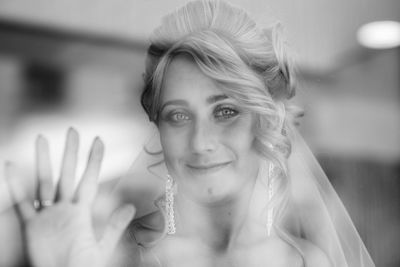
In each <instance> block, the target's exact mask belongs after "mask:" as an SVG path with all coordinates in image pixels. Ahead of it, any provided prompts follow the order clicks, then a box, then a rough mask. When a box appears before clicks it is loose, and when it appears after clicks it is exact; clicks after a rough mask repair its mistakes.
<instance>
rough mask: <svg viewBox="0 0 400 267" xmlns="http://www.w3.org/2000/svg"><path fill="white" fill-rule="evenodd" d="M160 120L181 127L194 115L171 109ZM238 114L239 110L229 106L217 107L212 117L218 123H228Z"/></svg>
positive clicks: (183, 110) (184, 110)
mask: <svg viewBox="0 0 400 267" xmlns="http://www.w3.org/2000/svg"><path fill="white" fill-rule="evenodd" d="M164 114H165V115H162V116H161V117H162V119H163V120H164V121H166V122H168V123H171V124H174V125H183V124H185V123H188V122H190V121H192V120H193V119H194V118H195V115H194V114H193V113H191V112H190V111H189V110H186V109H172V110H171V111H169V112H168V111H167V112H164ZM239 114H240V111H239V109H237V108H236V107H233V106H231V105H228V106H227V105H218V106H216V107H215V108H214V110H213V112H212V117H213V118H214V120H216V121H218V122H225V121H226V122H228V121H230V120H231V119H233V118H235V117H237V116H238V115H239Z"/></svg>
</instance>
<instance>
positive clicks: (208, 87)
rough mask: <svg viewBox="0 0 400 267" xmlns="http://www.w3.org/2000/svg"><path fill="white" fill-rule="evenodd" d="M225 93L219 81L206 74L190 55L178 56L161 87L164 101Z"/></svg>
mask: <svg viewBox="0 0 400 267" xmlns="http://www.w3.org/2000/svg"><path fill="white" fill-rule="evenodd" d="M217 94H223V91H222V89H221V88H220V87H219V86H218V83H217V82H215V81H214V80H213V79H211V78H210V77H208V76H207V75H205V74H204V73H203V72H202V71H201V70H200V68H199V67H198V65H197V64H196V63H195V62H194V60H193V59H192V58H191V57H190V56H188V55H179V56H176V57H175V58H174V59H173V60H172V61H171V63H170V64H169V66H168V69H167V71H166V74H165V77H164V83H163V87H162V89H161V99H162V102H165V101H168V100H172V99H193V100H195V99H197V100H199V99H201V98H203V97H204V98H206V97H207V96H209V95H217Z"/></svg>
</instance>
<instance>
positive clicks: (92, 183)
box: [6, 129, 135, 267]
mask: <svg viewBox="0 0 400 267" xmlns="http://www.w3.org/2000/svg"><path fill="white" fill-rule="evenodd" d="M78 147H79V135H78V133H77V132H76V131H75V130H74V129H70V130H69V131H68V134H67V141H66V146H65V151H64V157H63V162H62V165H61V172H60V179H59V182H58V184H57V185H54V184H53V179H52V174H51V173H52V171H51V164H50V155H49V147H48V142H47V140H46V139H45V138H44V137H41V136H39V137H38V138H37V141H36V151H37V155H36V157H37V178H38V182H37V190H36V191H37V192H36V194H35V195H36V198H35V199H32V197H29V194H27V192H26V190H24V187H23V186H21V184H18V183H17V182H16V181H18V179H17V177H16V176H17V175H16V172H15V170H14V167H13V165H12V164H10V163H8V164H6V174H7V175H6V178H7V180H8V184H9V187H10V191H11V193H12V196H13V199H14V201H15V202H16V203H17V207H18V211H19V214H20V216H21V219H22V224H23V226H24V230H25V239H26V242H27V243H26V246H27V251H28V254H29V258H30V260H31V263H32V264H33V266H37V267H56V266H57V267H61V266H66V267H81V266H82V267H83V266H85V267H86V266H96V267H99V266H100V267H101V266H106V265H107V263H108V261H109V259H110V258H111V255H112V253H113V250H114V248H115V246H116V244H117V242H118V239H119V238H120V236H121V234H122V232H123V231H124V229H125V228H126V226H127V225H128V223H129V222H130V221H131V219H132V218H133V216H134V213H135V209H134V207H133V206H131V205H126V206H122V207H120V208H118V209H117V210H116V211H114V213H113V214H112V215H111V218H110V220H109V223H108V225H107V227H106V228H105V231H104V233H103V235H102V236H101V237H100V238H96V236H95V233H94V229H93V222H92V215H91V207H92V204H93V201H94V199H95V196H96V193H97V188H98V183H97V180H98V176H99V172H100V167H101V162H102V159H103V154H104V145H103V143H102V141H101V140H100V139H99V138H96V139H95V140H94V141H93V145H92V148H91V151H90V155H89V159H88V163H87V166H86V169H85V171H84V173H83V175H82V178H81V180H80V181H79V183H78V186H77V188H76V189H75V187H74V185H75V171H76V165H77V151H78Z"/></svg>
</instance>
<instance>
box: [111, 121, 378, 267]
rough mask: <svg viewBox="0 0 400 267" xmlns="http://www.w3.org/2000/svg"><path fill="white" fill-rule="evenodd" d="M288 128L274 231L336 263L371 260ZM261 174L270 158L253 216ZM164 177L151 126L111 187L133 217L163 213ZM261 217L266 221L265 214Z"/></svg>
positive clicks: (357, 265)
mask: <svg viewBox="0 0 400 267" xmlns="http://www.w3.org/2000/svg"><path fill="white" fill-rule="evenodd" d="M292 132H293V133H292V136H291V139H292V153H291V155H290V157H289V162H288V163H289V179H290V181H289V186H290V188H289V205H288V206H287V208H286V209H285V212H284V216H283V219H282V220H281V221H279V222H276V223H275V221H274V224H273V228H274V229H275V231H276V233H278V235H281V236H282V237H283V239H285V240H289V241H290V243H292V245H294V246H296V247H300V245H299V246H297V245H296V242H298V241H296V240H299V239H305V240H308V241H310V242H311V243H312V244H314V245H315V246H317V247H318V248H320V249H321V250H323V251H324V252H325V254H326V255H327V256H328V257H329V259H330V261H331V263H332V266H334V267H373V266H375V265H374V263H373V261H372V259H371V257H370V255H369V253H368V251H367V249H366V248H365V246H364V243H363V241H362V240H361V238H360V236H359V234H358V232H357V230H356V228H355V227H354V224H353V222H352V220H351V218H350V216H349V215H348V213H347V211H346V209H345V207H344V206H343V204H342V202H341V200H340V199H339V197H338V195H337V193H336V192H335V190H334V189H333V187H332V185H331V184H330V182H329V180H328V178H327V176H326V175H325V173H324V171H323V170H322V168H321V166H320V165H319V163H318V162H317V160H316V159H315V157H314V156H313V154H312V152H311V151H310V149H309V148H308V146H307V144H306V143H305V141H304V140H303V138H302V137H301V135H300V133H299V132H298V131H297V130H296V129H294V130H293V131H292ZM267 163H268V162H267ZM265 175H268V164H266V165H265V166H262V167H261V169H260V172H259V179H257V182H256V186H255V189H254V193H253V196H252V200H251V203H250V207H249V216H254V219H255V220H258V219H259V218H258V217H259V216H264V217H265V214H266V212H265V207H266V206H267V202H268V190H267V188H266V187H265V184H264V185H263V184H262V183H261V182H260V181H261V178H263V176H265ZM166 178H167V169H166V166H165V164H164V161H163V155H162V149H161V145H160V143H159V135H158V130H157V129H156V128H154V131H153V134H152V136H151V137H150V139H149V141H148V142H147V144H146V145H145V146H144V149H143V151H142V152H141V153H140V154H139V156H138V157H137V159H136V160H135V162H134V163H133V165H132V166H131V168H130V170H129V172H128V174H127V175H126V176H125V177H123V178H121V179H120V181H119V184H117V186H116V187H115V188H117V189H116V190H114V193H116V194H117V193H118V194H120V193H121V192H122V195H123V197H122V198H123V199H122V201H123V202H133V203H134V204H135V206H136V207H137V218H139V217H143V216H144V217H146V216H145V215H148V214H152V213H154V212H157V211H160V210H161V213H163V211H162V209H163V208H162V205H160V200H162V199H163V194H164V190H165V181H166ZM139 220H140V219H139ZM261 221H264V222H267V219H263V220H261ZM265 225H266V224H265ZM266 227H267V226H266ZM266 232H267V229H266ZM164 234H165V232H164ZM162 236H163V235H161V238H162ZM158 241H159V239H154V240H148V242H147V243H146V244H145V243H142V245H144V247H147V248H150V249H151V247H152V246H153V245H155V244H157V242H158ZM141 249H143V247H142V248H141ZM306 264H307V263H306Z"/></svg>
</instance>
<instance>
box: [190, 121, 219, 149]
mask: <svg viewBox="0 0 400 267" xmlns="http://www.w3.org/2000/svg"><path fill="white" fill-rule="evenodd" d="M189 139H190V147H191V149H192V152H193V153H196V154H201V153H207V152H212V151H215V150H216V148H217V144H218V142H217V140H218V133H217V131H216V129H215V127H213V125H211V123H210V122H204V121H203V122H197V123H195V124H194V126H193V130H192V132H191V136H190V137H189Z"/></svg>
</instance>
